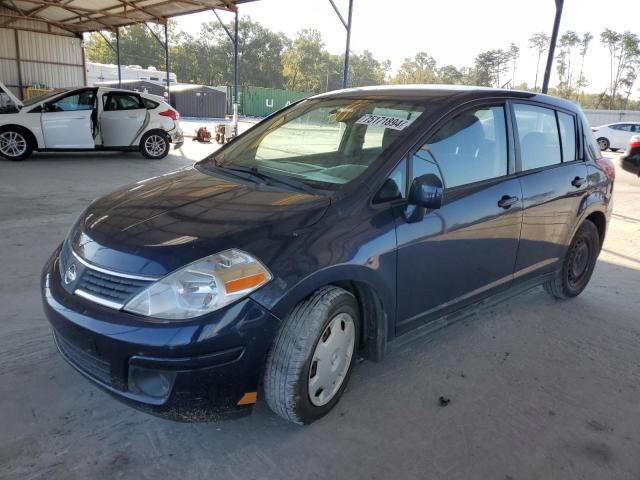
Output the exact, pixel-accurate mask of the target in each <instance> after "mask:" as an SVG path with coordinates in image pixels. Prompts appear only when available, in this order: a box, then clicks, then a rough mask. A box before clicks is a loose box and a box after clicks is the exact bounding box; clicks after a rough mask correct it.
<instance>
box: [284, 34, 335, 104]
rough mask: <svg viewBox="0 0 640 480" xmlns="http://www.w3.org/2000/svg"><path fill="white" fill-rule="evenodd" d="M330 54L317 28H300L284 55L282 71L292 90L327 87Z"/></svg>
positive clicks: (286, 83)
mask: <svg viewBox="0 0 640 480" xmlns="http://www.w3.org/2000/svg"><path fill="white" fill-rule="evenodd" d="M330 63H331V62H330V58H329V55H328V54H327V53H326V52H325V50H324V42H323V41H322V35H321V34H320V32H319V31H318V30H315V29H304V30H300V31H299V32H298V34H297V35H296V38H295V39H294V40H293V42H292V43H291V45H290V47H289V48H287V50H286V51H285V52H284V53H283V55H282V73H283V76H284V81H285V86H286V88H288V89H290V90H304V91H311V92H319V91H321V90H322V89H323V88H325V86H326V83H325V82H323V80H325V78H326V74H327V70H328V69H327V67H328V66H329V65H330Z"/></svg>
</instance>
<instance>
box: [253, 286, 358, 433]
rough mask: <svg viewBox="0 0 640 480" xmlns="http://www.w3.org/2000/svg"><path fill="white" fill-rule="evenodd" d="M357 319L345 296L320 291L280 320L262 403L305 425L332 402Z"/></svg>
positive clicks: (350, 360)
mask: <svg viewBox="0 0 640 480" xmlns="http://www.w3.org/2000/svg"><path fill="white" fill-rule="evenodd" d="M359 325H360V316H359V312H358V304H357V302H356V299H355V298H354V297H353V295H351V293H349V292H347V291H346V290H343V289H342V288H338V287H323V288H321V289H320V290H318V291H316V292H315V293H314V294H313V295H311V297H309V298H308V299H307V300H304V301H303V302H301V303H299V304H298V305H297V306H296V307H295V308H294V310H293V311H292V312H291V314H290V315H289V316H288V317H287V319H286V320H285V321H284V323H283V325H282V327H281V329H280V332H279V333H278V335H277V337H276V339H275V341H274V344H273V347H272V349H271V352H270V353H269V356H268V358H267V365H266V369H265V376H264V393H265V398H266V400H267V404H268V405H269V407H271V409H272V410H273V411H274V412H275V413H277V414H278V415H279V416H281V417H282V418H284V419H285V420H289V421H291V422H294V423H297V424H300V425H307V424H309V423H312V422H313V421H315V420H317V419H318V418H320V417H322V416H324V415H326V414H327V413H329V411H330V410H331V409H332V408H333V407H334V406H335V405H336V404H337V403H338V400H339V399H340V396H341V395H342V393H343V392H344V389H345V387H346V385H347V381H348V380H349V376H350V375H351V371H352V369H353V365H354V362H355V358H356V351H357V345H358V338H359V331H360V329H359Z"/></svg>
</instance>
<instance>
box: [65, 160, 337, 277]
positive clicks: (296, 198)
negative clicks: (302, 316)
mask: <svg viewBox="0 0 640 480" xmlns="http://www.w3.org/2000/svg"><path fill="white" fill-rule="evenodd" d="M329 204H330V199H329V197H326V196H323V195H312V194H308V193H301V192H295V191H290V190H287V191H284V190H281V189H275V188H272V187H268V186H262V185H257V184H253V183H248V182H246V183H245V182H244V181H240V180H238V181H235V180H232V179H231V177H229V178H226V177H224V178H223V177H218V176H214V175H209V174H207V173H204V172H201V171H199V170H197V169H195V168H189V169H185V170H180V171H177V172H173V173H170V174H167V175H163V176H159V177H154V178H151V179H149V180H144V181H142V182H138V183H136V184H133V185H130V186H127V187H124V188H121V189H120V190H117V191H115V192H113V193H111V194H108V195H105V196H103V197H101V198H99V199H98V200H96V201H95V202H93V203H92V204H91V205H90V206H89V207H88V208H87V210H86V211H85V212H84V213H83V214H82V215H81V216H80V218H79V219H78V220H77V222H76V223H75V225H74V226H73V227H72V230H71V232H70V235H69V238H68V244H69V246H70V247H71V248H72V249H73V250H74V251H75V252H76V253H77V254H78V255H79V256H80V257H81V258H83V259H84V260H86V261H88V262H90V263H92V264H94V265H97V266H100V267H103V268H107V269H110V270H114V271H117V272H122V273H132V274H140V275H150V276H162V275H165V274H167V273H168V272H171V271H173V270H175V269H177V268H179V267H181V266H183V265H186V264H188V263H190V262H193V261H195V260H198V259H200V258H203V257H206V256H207V255H211V254H213V253H216V252H219V251H222V250H225V249H228V248H238V249H241V250H245V251H247V252H248V253H251V254H254V255H256V256H257V257H258V258H260V259H261V260H262V261H263V262H264V263H266V264H268V260H269V258H271V256H273V255H274V252H275V251H276V246H277V244H278V242H279V241H281V240H282V239H284V238H291V237H292V236H294V235H297V234H298V232H299V231H300V230H302V229H305V228H307V227H309V226H311V225H313V224H314V223H315V222H317V221H318V220H319V219H320V218H321V217H322V216H323V215H324V212H325V211H326V209H327V207H328V206H329Z"/></svg>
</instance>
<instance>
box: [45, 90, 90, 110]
mask: <svg viewBox="0 0 640 480" xmlns="http://www.w3.org/2000/svg"><path fill="white" fill-rule="evenodd" d="M92 109H93V91H92V90H84V91H82V92H78V93H74V94H72V95H67V96H66V97H63V98H60V99H58V100H56V101H55V102H53V103H52V104H50V105H49V111H51V112H73V111H78V110H92Z"/></svg>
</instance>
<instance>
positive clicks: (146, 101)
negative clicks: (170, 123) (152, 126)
mask: <svg viewBox="0 0 640 480" xmlns="http://www.w3.org/2000/svg"><path fill="white" fill-rule="evenodd" d="M142 103H144V106H145V107H147V110H153V109H154V108H158V105H160V104H159V103H158V102H154V101H153V100H149V99H148V98H144V97H143V98H142Z"/></svg>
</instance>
